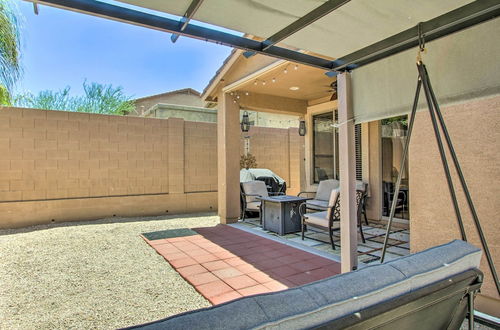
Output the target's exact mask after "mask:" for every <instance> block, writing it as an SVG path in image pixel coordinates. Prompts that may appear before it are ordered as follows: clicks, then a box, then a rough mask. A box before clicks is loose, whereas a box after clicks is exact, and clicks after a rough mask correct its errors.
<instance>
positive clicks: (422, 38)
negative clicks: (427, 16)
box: [417, 22, 427, 63]
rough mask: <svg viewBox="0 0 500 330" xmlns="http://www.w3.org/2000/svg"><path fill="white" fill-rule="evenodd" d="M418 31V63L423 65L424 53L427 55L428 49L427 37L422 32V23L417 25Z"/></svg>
mask: <svg viewBox="0 0 500 330" xmlns="http://www.w3.org/2000/svg"><path fill="white" fill-rule="evenodd" d="M417 31H418V54H417V63H422V53H423V54H425V53H427V49H426V48H425V35H424V34H423V32H422V22H420V23H418V25H417Z"/></svg>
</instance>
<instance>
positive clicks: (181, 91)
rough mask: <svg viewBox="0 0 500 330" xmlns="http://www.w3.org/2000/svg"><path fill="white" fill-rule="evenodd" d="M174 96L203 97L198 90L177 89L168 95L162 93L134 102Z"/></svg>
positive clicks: (167, 93)
mask: <svg viewBox="0 0 500 330" xmlns="http://www.w3.org/2000/svg"><path fill="white" fill-rule="evenodd" d="M173 94H194V95H196V96H201V94H200V92H198V91H197V90H194V89H192V88H183V89H177V90H175V91H170V92H166V93H160V94H155V95H149V96H144V97H140V98H138V99H135V100H134V101H142V100H147V99H151V98H155V97H158V96H167V95H173Z"/></svg>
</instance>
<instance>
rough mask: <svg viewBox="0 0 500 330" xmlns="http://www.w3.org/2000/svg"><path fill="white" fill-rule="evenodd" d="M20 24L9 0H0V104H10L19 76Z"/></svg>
mask: <svg viewBox="0 0 500 330" xmlns="http://www.w3.org/2000/svg"><path fill="white" fill-rule="evenodd" d="M19 31H20V24H19V19H18V16H17V11H16V9H15V8H14V4H13V2H12V1H10V0H0V105H10V103H11V102H10V101H11V93H12V89H13V87H14V84H15V82H16V81H17V80H18V79H19V77H20V76H21V64H20V48H21V46H20V45H21V42H20V34H19Z"/></svg>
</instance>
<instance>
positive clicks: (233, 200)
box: [217, 92, 241, 224]
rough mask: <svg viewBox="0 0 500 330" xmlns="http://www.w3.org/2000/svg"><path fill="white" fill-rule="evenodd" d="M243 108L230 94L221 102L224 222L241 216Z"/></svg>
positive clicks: (221, 211) (220, 165)
mask: <svg viewBox="0 0 500 330" xmlns="http://www.w3.org/2000/svg"><path fill="white" fill-rule="evenodd" d="M240 134H241V132H240V107H239V105H238V104H237V103H235V102H234V100H233V97H232V96H230V95H229V94H228V93H224V92H221V93H220V94H219V96H218V103H217V171H218V172H217V175H218V176H217V184H218V187H217V188H218V191H217V196H218V208H217V210H218V214H219V217H220V223H222V224H228V223H234V222H237V221H238V218H239V216H240Z"/></svg>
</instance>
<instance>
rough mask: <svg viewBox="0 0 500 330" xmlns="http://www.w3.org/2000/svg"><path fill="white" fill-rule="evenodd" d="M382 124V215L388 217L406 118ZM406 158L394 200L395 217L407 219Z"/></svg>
mask: <svg viewBox="0 0 500 330" xmlns="http://www.w3.org/2000/svg"><path fill="white" fill-rule="evenodd" d="M381 124H382V191H383V215H384V216H389V213H390V209H391V204H392V200H393V199H395V196H394V194H395V185H396V180H397V178H398V175H399V171H400V169H401V155H402V153H403V148H404V144H405V142H406V133H407V130H408V123H407V116H401V117H394V118H388V119H383V120H382V121H381ZM408 179H409V176H408V158H406V161H405V163H404V166H403V176H402V178H401V187H400V192H399V194H398V196H397V199H396V211H395V216H396V218H399V219H409V215H410V214H409V209H408V206H409V193H410V191H409V186H408Z"/></svg>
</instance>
